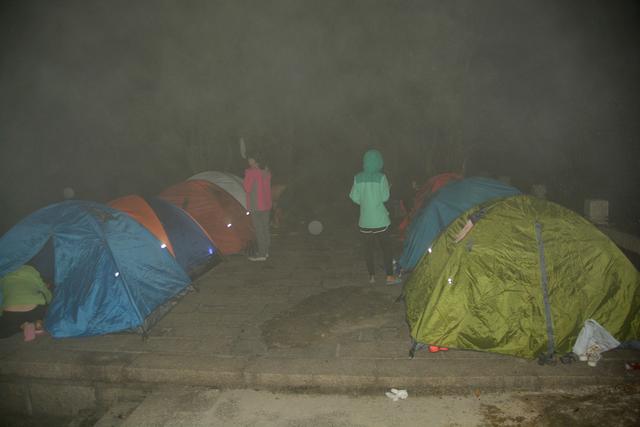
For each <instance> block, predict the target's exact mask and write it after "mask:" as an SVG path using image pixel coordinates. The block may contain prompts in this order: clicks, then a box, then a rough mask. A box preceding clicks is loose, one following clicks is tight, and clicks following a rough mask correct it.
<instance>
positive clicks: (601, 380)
mask: <svg viewBox="0 0 640 427" xmlns="http://www.w3.org/2000/svg"><path fill="white" fill-rule="evenodd" d="M396 243H397V242H396ZM395 249H396V253H398V252H399V249H400V248H399V247H398V248H395ZM367 279H368V277H367V274H366V271H365V268H364V262H363V260H362V257H361V249H360V246H359V240H358V235H357V232H356V231H354V230H343V229H340V230H327V231H325V232H324V233H322V234H320V235H319V236H312V235H310V234H308V233H305V232H303V231H298V232H295V231H289V232H281V233H279V234H278V233H276V234H275V235H274V238H273V245H272V252H271V257H270V258H269V259H268V260H267V261H266V262H250V261H248V260H247V259H246V258H245V257H244V256H241V255H234V256H229V257H227V258H226V259H225V260H224V261H223V262H222V263H221V264H219V265H218V266H217V267H215V268H214V269H212V270H211V271H209V272H208V273H207V274H205V275H204V276H202V277H200V278H199V279H198V280H197V281H196V282H195V287H196V288H197V290H196V291H195V292H192V293H189V294H187V295H186V296H185V297H183V298H182V299H181V300H180V301H178V302H177V304H176V305H175V306H174V307H173V309H172V311H170V312H169V313H168V314H167V315H166V316H165V317H164V318H163V319H162V320H161V321H160V322H159V323H157V324H156V325H155V326H154V327H153V329H152V330H151V331H150V334H149V336H148V338H147V339H142V338H141V336H139V335H135V334H129V333H122V334H113V335H107V336H98V337H89V338H73V339H61V340H55V339H52V338H50V337H48V336H42V337H39V338H38V339H37V340H36V341H35V342H31V343H25V342H23V341H22V339H21V337H13V338H11V339H7V340H3V342H2V343H1V346H0V382H1V383H2V384H4V385H5V389H6V388H7V387H9V389H11V387H12V385H16V384H17V385H16V386H15V387H16V388H15V389H14V390H13V391H14V392H15V393H13V394H12V393H9V396H13V395H14V394H16V393H17V394H20V393H22V392H21V391H20V390H23V389H21V388H20V387H19V384H22V383H24V382H25V381H30V382H31V383H33V384H40V383H47V382H48V383H51V382H66V383H67V384H78V386H79V387H80V386H81V385H87V384H88V385H90V384H95V383H100V384H107V385H114V386H115V385H118V386H127V385H137V386H144V387H148V388H152V387H154V386H166V385H172V384H173V385H176V386H178V385H179V386H197V387H212V388H223V389H224V388H227V389H229V388H254V389H267V390H280V389H285V390H316V391H327V392H367V391H373V390H375V391H376V392H379V390H381V389H388V388H390V387H395V388H405V389H409V390H411V392H412V393H413V394H415V393H432V392H438V393H443V392H452V393H457V392H460V391H462V392H466V391H469V390H474V389H483V390H494V391H518V390H526V391H540V390H545V389H552V388H563V387H576V386H586V385H611V384H619V383H625V382H637V381H638V380H639V376H638V375H637V374H636V373H637V372H638V371H627V370H625V366H624V362H626V361H638V359H639V355H638V352H633V351H622V350H615V351H610V352H608V353H606V354H605V356H604V358H603V360H602V361H601V362H600V363H599V364H598V366H597V367H595V368H590V367H588V366H587V364H586V363H574V364H570V365H562V364H558V365H556V366H539V365H538V364H537V362H536V361H530V360H524V359H519V358H515V357H509V356H501V355H496V354H489V353H482V352H475V351H464V350H453V349H452V350H450V351H448V352H439V353H428V352H425V351H420V352H418V353H417V354H416V357H415V358H414V359H410V358H409V357H408V354H409V349H410V345H411V339H410V336H409V331H408V328H407V325H406V323H405V320H404V305H403V303H402V302H398V301H397V299H398V296H399V295H400V293H401V287H399V286H388V285H385V284H384V282H383V281H384V276H383V274H382V272H380V274H379V276H378V279H379V281H378V283H376V284H375V285H371V284H369V283H368V280H367ZM34 390H37V388H34V387H32V388H31V389H30V391H29V392H28V393H31V394H33V393H35V391H34ZM5 396H6V394H5ZM9 398H11V397H9ZM15 398H16V399H20V397H15Z"/></svg>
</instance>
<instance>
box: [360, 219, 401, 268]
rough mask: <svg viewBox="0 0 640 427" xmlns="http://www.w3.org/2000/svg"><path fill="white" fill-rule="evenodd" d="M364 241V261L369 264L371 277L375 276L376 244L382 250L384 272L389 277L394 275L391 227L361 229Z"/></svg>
mask: <svg viewBox="0 0 640 427" xmlns="http://www.w3.org/2000/svg"><path fill="white" fill-rule="evenodd" d="M360 233H361V234H362V240H363V242H364V259H365V261H366V263H367V271H368V272H369V275H370V276H373V275H374V274H375V264H374V252H375V249H376V242H379V243H380V247H381V248H382V261H383V263H384V271H385V273H387V276H391V275H393V259H392V254H391V238H390V237H389V227H382V228H360Z"/></svg>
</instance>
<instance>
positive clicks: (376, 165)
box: [362, 150, 384, 173]
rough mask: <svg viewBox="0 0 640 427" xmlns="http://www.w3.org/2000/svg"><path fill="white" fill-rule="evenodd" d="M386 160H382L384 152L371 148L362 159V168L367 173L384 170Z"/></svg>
mask: <svg viewBox="0 0 640 427" xmlns="http://www.w3.org/2000/svg"><path fill="white" fill-rule="evenodd" d="M383 165H384V161H383V160H382V154H380V152H379V151H378V150H369V151H367V152H366V153H364V157H363V159H362V170H363V171H364V172H365V173H375V172H380V171H381V170H382V166H383Z"/></svg>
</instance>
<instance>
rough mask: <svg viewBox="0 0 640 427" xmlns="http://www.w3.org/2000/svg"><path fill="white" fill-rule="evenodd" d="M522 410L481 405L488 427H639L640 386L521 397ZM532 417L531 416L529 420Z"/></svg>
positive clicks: (630, 385) (622, 386)
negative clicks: (523, 408)
mask: <svg viewBox="0 0 640 427" xmlns="http://www.w3.org/2000/svg"><path fill="white" fill-rule="evenodd" d="M519 400H520V402H521V403H523V404H524V405H525V407H526V408H527V409H526V410H524V411H523V410H522V407H521V408H520V411H519V412H521V413H519V414H518V413H515V412H516V411H514V410H513V409H512V408H509V407H501V406H498V405H495V404H492V405H482V410H481V412H482V415H483V417H484V421H485V423H486V425H489V426H501V427H503V426H522V427H533V426H544V427H578V426H580V427H589V426H594V427H595V426H598V427H600V426H615V427H627V426H629V427H631V426H637V425H640V384H627V385H620V386H612V387H598V388H592V389H589V390H587V391H579V390H576V391H570V392H566V393H560V392H553V393H552V392H548V393H535V394H529V393H523V394H520V395H519ZM532 414H535V415H534V416H533V417H532Z"/></svg>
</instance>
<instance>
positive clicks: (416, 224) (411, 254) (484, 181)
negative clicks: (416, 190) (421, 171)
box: [398, 177, 520, 271]
mask: <svg viewBox="0 0 640 427" xmlns="http://www.w3.org/2000/svg"><path fill="white" fill-rule="evenodd" d="M516 194H520V191H518V190H517V189H516V188H514V187H512V186H510V185H506V184H504V183H502V182H500V181H496V180H493V179H489V178H479V177H474V178H467V179H464V180H462V181H457V182H452V183H449V184H447V185H445V186H444V187H443V188H441V189H440V190H439V191H438V192H436V193H435V194H434V195H433V196H432V197H431V199H430V200H428V201H427V202H426V203H425V205H424V206H423V207H422V209H421V210H420V212H419V213H418V214H417V215H416V217H415V218H414V219H413V221H412V222H411V224H409V228H408V230H407V234H406V237H405V240H404V246H403V250H402V255H401V257H400V259H399V260H398V264H399V265H400V268H402V270H404V271H410V270H413V268H414V267H415V266H416V265H417V264H418V261H420V259H421V258H422V256H423V255H424V254H425V252H427V250H428V249H429V247H430V246H431V245H432V243H433V241H434V240H435V239H436V237H438V235H439V234H440V232H441V231H442V230H444V229H445V228H447V226H448V225H449V224H451V223H452V222H453V220H455V219H456V218H457V217H458V216H460V215H462V214H463V213H464V212H466V211H467V210H469V209H471V208H472V207H474V206H476V205H479V204H481V203H484V202H487V201H489V200H494V199H500V198H504V197H510V196H515V195H516Z"/></svg>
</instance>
